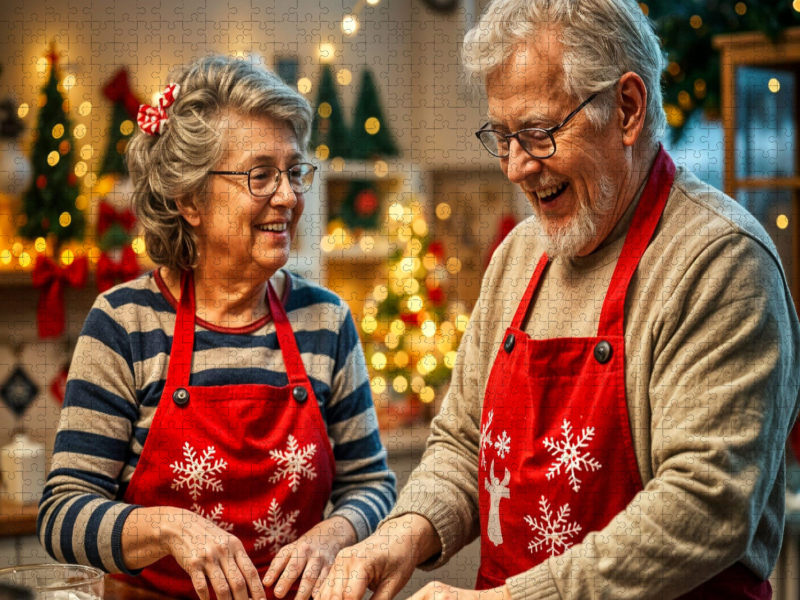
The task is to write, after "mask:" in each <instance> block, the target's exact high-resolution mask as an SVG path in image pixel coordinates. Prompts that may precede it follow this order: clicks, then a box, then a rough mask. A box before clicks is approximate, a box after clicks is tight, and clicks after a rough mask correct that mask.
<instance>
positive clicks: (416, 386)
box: [411, 375, 425, 394]
mask: <svg viewBox="0 0 800 600" xmlns="http://www.w3.org/2000/svg"><path fill="white" fill-rule="evenodd" d="M424 387H425V379H424V378H423V377H420V376H419V375H415V376H414V377H412V378H411V391H412V392H414V393H416V394H419V392H420V390H422V388H424Z"/></svg>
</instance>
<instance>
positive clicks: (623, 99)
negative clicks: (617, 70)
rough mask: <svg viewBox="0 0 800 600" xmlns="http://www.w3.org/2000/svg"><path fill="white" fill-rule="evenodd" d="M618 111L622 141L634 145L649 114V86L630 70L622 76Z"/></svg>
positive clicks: (618, 89) (619, 87)
mask: <svg viewBox="0 0 800 600" xmlns="http://www.w3.org/2000/svg"><path fill="white" fill-rule="evenodd" d="M617 113H618V115H619V119H620V120H619V123H620V126H621V128H622V143H623V144H624V145H625V146H633V145H634V144H635V143H636V140H637V139H639V135H640V134H641V132H642V128H643V127H644V119H645V116H646V115H647V88H646V87H645V85H644V81H642V78H641V77H639V76H638V75H637V74H636V73H633V72H628V73H625V74H624V75H623V76H622V77H620V80H619V85H618V86H617Z"/></svg>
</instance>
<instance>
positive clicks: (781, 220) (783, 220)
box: [776, 215, 789, 229]
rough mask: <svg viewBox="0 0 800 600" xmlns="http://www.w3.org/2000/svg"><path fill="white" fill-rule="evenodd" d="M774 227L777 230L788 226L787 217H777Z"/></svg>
mask: <svg viewBox="0 0 800 600" xmlns="http://www.w3.org/2000/svg"><path fill="white" fill-rule="evenodd" d="M776 225H777V226H778V229H786V228H787V227H788V226H789V217H787V216H786V215H778V219H777V221H776Z"/></svg>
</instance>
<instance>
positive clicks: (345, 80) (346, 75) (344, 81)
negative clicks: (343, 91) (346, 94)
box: [336, 69, 353, 85]
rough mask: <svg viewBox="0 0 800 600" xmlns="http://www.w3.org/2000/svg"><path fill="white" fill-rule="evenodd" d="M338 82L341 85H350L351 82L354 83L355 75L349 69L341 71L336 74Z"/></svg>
mask: <svg viewBox="0 0 800 600" xmlns="http://www.w3.org/2000/svg"><path fill="white" fill-rule="evenodd" d="M336 81H338V82H339V85H350V82H351V81H353V73H352V72H351V71H350V70H349V69H339V70H338V71H337V72H336Z"/></svg>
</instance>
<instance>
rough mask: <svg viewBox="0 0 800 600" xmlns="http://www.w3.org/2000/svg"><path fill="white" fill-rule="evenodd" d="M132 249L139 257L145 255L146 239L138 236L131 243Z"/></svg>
mask: <svg viewBox="0 0 800 600" xmlns="http://www.w3.org/2000/svg"><path fill="white" fill-rule="evenodd" d="M131 248H133V251H134V252H136V255H137V256H142V255H143V254H144V253H145V246H144V238H143V237H142V236H140V235H138V236H136V237H135V238H134V240H133V242H131Z"/></svg>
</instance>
